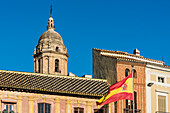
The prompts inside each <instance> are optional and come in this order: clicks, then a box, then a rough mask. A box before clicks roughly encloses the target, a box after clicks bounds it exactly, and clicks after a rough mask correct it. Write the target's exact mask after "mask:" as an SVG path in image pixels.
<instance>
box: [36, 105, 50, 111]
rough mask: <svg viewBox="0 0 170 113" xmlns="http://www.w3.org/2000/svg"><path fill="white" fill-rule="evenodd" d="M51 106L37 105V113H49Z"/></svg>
mask: <svg viewBox="0 0 170 113" xmlns="http://www.w3.org/2000/svg"><path fill="white" fill-rule="evenodd" d="M50 111H51V105H50V104H46V103H39V104H38V113H51V112H50Z"/></svg>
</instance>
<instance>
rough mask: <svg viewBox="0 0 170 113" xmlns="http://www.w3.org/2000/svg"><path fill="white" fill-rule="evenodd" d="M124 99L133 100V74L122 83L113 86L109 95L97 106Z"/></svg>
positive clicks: (99, 101)
mask: <svg viewBox="0 0 170 113" xmlns="http://www.w3.org/2000/svg"><path fill="white" fill-rule="evenodd" d="M122 99H127V100H133V78H132V73H131V74H130V75H128V76H127V77H126V78H125V79H123V80H122V81H120V82H117V83H115V84H113V85H111V86H110V87H109V91H108V94H106V95H105V96H103V97H102V98H101V99H100V100H98V101H97V105H104V104H108V103H111V102H115V101H118V100H122Z"/></svg>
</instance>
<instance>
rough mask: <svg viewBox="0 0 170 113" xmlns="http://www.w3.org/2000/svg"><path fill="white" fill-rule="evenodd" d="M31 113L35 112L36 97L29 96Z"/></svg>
mask: <svg viewBox="0 0 170 113" xmlns="http://www.w3.org/2000/svg"><path fill="white" fill-rule="evenodd" d="M29 113H34V99H33V97H29Z"/></svg>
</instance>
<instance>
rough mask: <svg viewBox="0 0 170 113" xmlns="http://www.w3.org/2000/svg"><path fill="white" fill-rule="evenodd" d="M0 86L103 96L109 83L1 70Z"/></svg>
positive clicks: (98, 80)
mask: <svg viewBox="0 0 170 113" xmlns="http://www.w3.org/2000/svg"><path fill="white" fill-rule="evenodd" d="M0 87H10V88H17V89H25V90H37V91H51V92H54V93H69V94H78V95H79V94H80V95H93V96H102V95H104V94H105V93H107V91H108V88H109V84H108V83H107V81H106V80H100V79H89V78H81V77H68V76H57V75H46V74H37V73H25V72H13V71H4V70H0Z"/></svg>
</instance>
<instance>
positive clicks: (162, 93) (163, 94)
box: [156, 92, 168, 112]
mask: <svg viewBox="0 0 170 113" xmlns="http://www.w3.org/2000/svg"><path fill="white" fill-rule="evenodd" d="M159 95H160V96H166V99H165V100H166V112H168V101H167V100H168V94H167V93H166V92H156V98H157V99H156V102H157V103H156V104H157V111H158V110H159V109H158V96H159Z"/></svg>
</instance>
